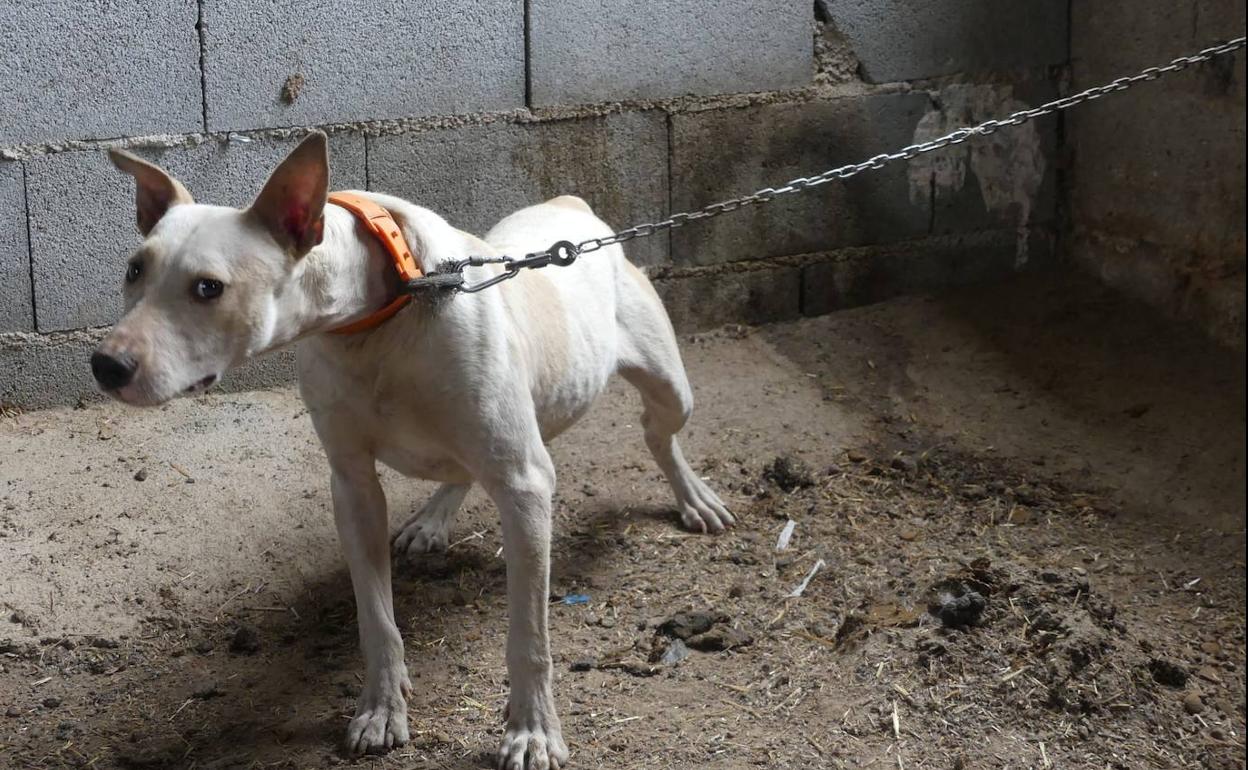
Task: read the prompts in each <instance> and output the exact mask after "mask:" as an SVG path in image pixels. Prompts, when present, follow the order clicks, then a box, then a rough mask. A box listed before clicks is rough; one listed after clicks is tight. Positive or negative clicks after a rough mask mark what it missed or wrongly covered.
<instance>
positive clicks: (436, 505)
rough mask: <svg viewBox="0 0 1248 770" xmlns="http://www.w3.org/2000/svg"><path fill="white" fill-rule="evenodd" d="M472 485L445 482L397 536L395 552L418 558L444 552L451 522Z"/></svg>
mask: <svg viewBox="0 0 1248 770" xmlns="http://www.w3.org/2000/svg"><path fill="white" fill-rule="evenodd" d="M471 488H472V485H471V484H443V485H442V486H440V487H438V489H437V491H436V492H434V493H433V496H432V497H430V498H429V500H428V501H427V502H426V503H425V506H424V507H423V508H421V509H420V510H419V511H418V512H417V513H416V515H415V516H412V518H410V519H408V520H407V523H406V524H404V525H403V526H402V527H401V528H400V529H399V534H397V535H395V536H394V554H395V555H396V556H407V558H409V559H419V558H420V555H421V554H422V553H432V552H435V551H445V550H446V546H447V543H448V542H450V536H451V522H453V521H454V520H455V513H456V512H457V511H458V510H459V507H460V506H461V505H463V504H464V498H465V497H467V496H468V490H469V489H471Z"/></svg>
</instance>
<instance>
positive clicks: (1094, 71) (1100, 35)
mask: <svg viewBox="0 0 1248 770" xmlns="http://www.w3.org/2000/svg"><path fill="white" fill-rule="evenodd" d="M1072 9H1073V16H1072V18H1071V47H1072V50H1071V74H1072V80H1073V87H1074V88H1076V89H1079V88H1085V87H1087V86H1091V85H1096V84H1098V83H1100V82H1102V81H1105V80H1108V79H1112V78H1114V77H1117V76H1118V75H1121V74H1125V73H1128V72H1132V71H1134V70H1138V69H1141V68H1143V67H1146V66H1151V65H1153V64H1156V63H1158V62H1160V61H1165V60H1168V59H1171V58H1174V57H1176V56H1181V55H1185V54H1187V53H1190V52H1191V51H1194V50H1198V49H1200V48H1203V47H1205V46H1207V45H1209V44H1211V43H1214V42H1217V41H1220V40H1225V39H1228V38H1231V37H1235V36H1238V35H1242V34H1244V2H1243V0H1200V2H1178V3H1176V2H1173V0H1096V2H1075V3H1074V4H1073V6H1072ZM1066 137H1067V142H1068V148H1069V151H1070V154H1071V155H1070V157H1071V174H1070V187H1069V194H1070V212H1071V225H1072V227H1071V231H1070V241H1069V244H1068V248H1067V251H1068V252H1069V254H1070V255H1071V256H1072V257H1073V258H1074V259H1076V260H1077V261H1078V263H1079V264H1081V265H1083V266H1084V267H1086V268H1087V269H1088V270H1090V271H1092V272H1094V273H1095V274H1097V275H1099V276H1100V277H1101V278H1102V279H1104V280H1105V281H1106V282H1108V283H1109V284H1111V285H1113V286H1116V287H1119V288H1120V289H1122V290H1123V291H1125V292H1127V293H1130V294H1132V295H1134V296H1136V297H1139V298H1141V299H1143V300H1145V301H1147V302H1149V303H1151V304H1153V305H1155V306H1156V307H1158V308H1160V309H1162V310H1164V311H1165V312H1167V313H1169V314H1171V315H1173V316H1175V317H1178V318H1182V319H1185V320H1189V321H1192V322H1194V323H1197V324H1199V325H1200V326H1201V327H1203V328H1204V329H1205V330H1206V331H1207V332H1208V333H1209V334H1211V335H1212V336H1213V337H1215V338H1216V339H1218V340H1220V341H1222V342H1224V343H1226V344H1229V345H1232V346H1235V347H1237V348H1239V349H1241V350H1242V349H1243V348H1244V278H1245V276H1244V213H1245V212H1244V139H1245V137H1244V52H1243V51H1240V52H1238V53H1237V54H1235V55H1234V56H1233V57H1222V58H1221V59H1219V60H1217V61H1215V62H1211V63H1209V64H1205V65H1201V66H1199V67H1196V68H1193V69H1192V70H1190V71H1188V72H1184V73H1180V74H1178V75H1175V76H1171V77H1169V78H1166V79H1165V80H1162V81H1160V82H1156V83H1150V84H1147V85H1143V86H1140V87H1138V88H1136V89H1134V90H1133V91H1132V92H1129V93H1126V94H1123V95H1120V96H1116V97H1114V98H1113V99H1107V100H1104V101H1102V102H1098V103H1095V104H1092V105H1089V106H1087V107H1085V108H1083V109H1080V110H1076V111H1073V112H1071V113H1070V117H1069V123H1068V131H1067V133H1066Z"/></svg>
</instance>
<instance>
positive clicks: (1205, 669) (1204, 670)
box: [1196, 666, 1222, 684]
mask: <svg viewBox="0 0 1248 770" xmlns="http://www.w3.org/2000/svg"><path fill="white" fill-rule="evenodd" d="M1196 676H1198V677H1200V678H1201V679H1204V680H1205V681H1207V682H1213V683H1214V684H1222V677H1220V676H1218V669H1216V668H1214V667H1213V666H1201V667H1200V668H1199V669H1197V670H1196Z"/></svg>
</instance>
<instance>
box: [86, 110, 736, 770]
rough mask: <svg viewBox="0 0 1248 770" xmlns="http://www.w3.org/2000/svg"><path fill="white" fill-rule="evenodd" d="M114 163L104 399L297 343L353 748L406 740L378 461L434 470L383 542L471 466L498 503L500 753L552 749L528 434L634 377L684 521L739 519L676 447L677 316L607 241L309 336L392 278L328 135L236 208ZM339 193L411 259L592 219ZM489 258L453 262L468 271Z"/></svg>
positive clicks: (430, 538)
mask: <svg viewBox="0 0 1248 770" xmlns="http://www.w3.org/2000/svg"><path fill="white" fill-rule="evenodd" d="M110 155H111V157H112V160H113V162H114V163H115V164H116V165H117V167H118V168H120V169H121V170H122V171H124V172H126V173H128V174H130V175H132V176H133V177H134V178H135V181H136V183H137V196H136V198H137V209H138V224H139V230H140V231H141V232H142V233H143V235H144V236H145V240H144V242H143V244H142V246H140V248H139V249H138V251H137V252H136V253H135V254H134V256H133V257H132V258H131V259H130V262H129V266H128V268H127V271H126V285H125V296H126V313H125V316H124V317H123V318H122V319H121V321H120V322H119V323H118V324H117V325H116V327H114V328H113V329H112V331H111V332H110V333H109V334H108V336H107V337H106V338H105V339H104V341H103V343H101V345H100V347H99V349H98V350H97V351H96V352H95V354H94V355H93V356H92V358H91V367H92V371H93V373H94V375H95V377H96V379H97V380H98V382H99V384H100V386H101V388H102V389H103V390H104V391H106V392H107V393H109V394H110V395H112V396H114V397H116V398H118V399H120V400H122V401H124V402H126V403H129V404H137V405H154V404H160V403H162V402H165V401H167V400H169V399H171V398H174V397H176V396H178V395H180V394H185V393H195V392H199V391H202V390H204V389H206V388H208V387H210V386H212V385H213V384H214V383H216V382H217V380H219V379H220V377H221V375H222V374H223V373H224V372H225V371H226V370H228V369H230V368H231V367H234V366H237V365H238V364H240V363H242V362H243V361H245V360H247V359H248V358H251V357H252V356H257V355H261V354H263V353H267V352H269V351H272V350H276V349H278V348H281V347H284V346H287V345H290V344H291V343H294V342H296V341H302V342H301V344H300V345H299V348H298V360H299V385H300V390H301V393H302V395H303V399H304V401H305V402H306V403H307V406H308V411H309V413H310V414H311V416H312V421H313V424H314V425H315V427H316V431H317V434H318V435H319V436H320V439H321V443H322V445H323V446H324V449H325V454H326V455H327V456H328V458H329V465H330V468H331V477H330V485H331V489H332V493H333V501H334V520H335V523H336V524H337V527H338V534H339V537H340V539H341V541H342V547H343V550H344V551H345V553H346V558H347V563H348V565H349V566H350V570H351V583H352V587H353V588H354V591H355V601H356V608H357V612H358V616H359V627H360V642H361V645H362V647H363V652H364V659H365V662H366V665H367V674H366V677H365V684H364V691H363V693H362V694H361V696H360V700H359V705H358V708H357V709H356V712H355V718H354V719H353V720H352V721H351V724H350V726H349V727H348V729H347V740H346V742H347V749H348V750H349V751H350V752H352V753H363V752H379V751H385V750H387V749H390V748H392V747H394V746H398V745H401V744H403V743H404V742H405V741H406V740H407V739H408V726H407V704H406V700H405V698H406V696H407V695H408V694H409V693H410V690H411V682H410V681H409V679H408V675H407V667H406V663H405V661H404V657H403V640H402V637H401V635H400V633H399V629H398V627H397V626H396V625H395V622H394V610H393V606H392V599H391V590H390V558H389V557H390V554H389V548H388V547H387V541H388V538H389V535H388V532H389V526H388V520H387V514H386V498H385V494H384V492H383V491H382V488H381V484H380V483H379V481H378V477H377V470H376V463H377V461H378V460H380V461H381V462H383V463H385V464H386V465H389V466H390V467H392V468H394V469H395V470H397V471H399V472H401V473H403V474H405V475H408V476H413V477H418V478H424V479H433V480H437V481H440V482H442V486H441V487H440V488H439V489H438V490H437V492H436V493H435V494H434V495H433V497H432V498H431V499H430V500H429V502H428V503H427V504H426V505H425V507H424V508H423V509H422V510H421V511H420V512H419V513H417V514H416V515H415V516H414V517H412V519H411V520H410V521H408V522H407V523H406V524H405V525H403V527H402V530H401V531H400V532H399V534H398V536H397V537H396V538H395V541H394V545H395V550H396V552H401V553H406V554H409V555H418V554H420V553H422V552H425V551H433V550H437V549H441V548H445V547H446V544H447V535H448V532H449V529H450V526H451V520H452V518H453V517H454V514H455V511H456V509H457V508H458V507H459V506H460V504H461V503H462V502H463V500H464V496H465V495H466V494H467V493H468V490H469V488H470V486H471V485H472V484H473V483H474V482H475V483H477V484H480V485H481V487H482V488H483V489H484V490H485V491H486V492H487V493H488V494H489V495H490V497H491V498H492V499H493V501H494V503H495V504H496V505H497V506H498V510H499V514H500V516H501V518H502V534H503V552H504V555H505V558H506V562H507V603H508V609H509V612H508V618H509V627H508V633H507V649H506V657H507V671H508V675H509V678H510V682H511V693H510V697H509V702H508V707H507V709H506V711H505V715H504V719H505V720H506V733H505V735H504V737H503V742H502V746H501V748H500V749H499V751H498V762H499V766H500V767H504V768H507V769H508V770H536V769H539V768H540V769H543V770H544V769H545V768H557V767H559V766H560V765H563V764H565V763H566V762H567V759H568V749H567V746H566V745H565V744H564V740H563V736H562V734H561V732H560V726H559V717H558V715H557V714H556V713H555V701H554V696H553V693H552V686H551V656H550V644H549V640H548V633H547V601H548V599H547V596H548V587H549V582H550V529H551V521H550V520H551V514H550V504H551V503H550V498H551V492H552V490H553V489H554V486H555V471H554V467H553V465H552V464H551V459H550V455H549V454H548V453H547V451H546V446H545V444H546V442H547V441H549V440H551V439H553V438H554V437H555V436H557V435H558V434H559V433H560V432H562V431H563V430H564V429H566V428H567V427H568V426H570V425H571V424H572V423H573V422H575V421H576V419H577V418H579V417H580V416H581V415H583V414H584V413H585V412H586V410H587V409H589V406H590V404H591V402H592V401H593V400H594V398H595V397H596V396H597V395H598V394H599V393H600V392H602V390H603V387H604V386H605V385H606V383H607V379H608V378H609V377H610V376H611V375H612V374H613V373H616V372H618V373H620V374H621V375H623V376H624V378H625V379H627V380H628V381H629V382H630V383H632V384H633V385H634V386H635V387H636V388H637V389H638V390H639V391H640V392H641V396H642V399H643V401H644V403H645V410H644V414H643V415H642V425H643V426H644V428H645V439H646V445H647V446H648V447H649V449H650V452H651V453H652V454H653V455H654V459H655V460H656V461H657V463H658V465H659V467H660V468H661V469H662V471H663V473H664V474H665V475H666V476H667V480H668V482H669V483H670V484H671V487H672V491H673V492H674V493H675V495H676V505H677V508H678V509H679V512H680V517H681V520H682V521H683V523H684V525H685V526H686V527H689V528H691V529H694V530H700V531H710V532H720V531H722V530H723V529H724V528H725V527H726V526H728V525H731V524H732V523H733V518H732V516H731V515H730V514H729V512H728V511H727V509H725V507H724V505H723V503H722V502H720V500H719V498H718V497H716V496H715V493H714V492H712V491H711V490H710V489H709V488H708V487H707V486H706V484H704V483H703V482H702V481H701V480H700V479H699V478H698V476H697V475H696V474H695V473H694V472H693V470H691V469H690V467H689V464H688V463H687V462H686V461H685V459H684V457H683V456H682V455H681V451H680V447H679V445H678V444H677V443H676V437H675V435H676V433H677V432H678V431H679V430H680V429H681V427H683V426H684V424H685V421H686V420H688V419H689V414H690V409H691V407H692V401H691V396H690V391H689V384H688V382H687V380H686V378H685V372H684V368H683V365H682V363H681V360H680V353H679V351H678V350H677V346H676V339H675V336H674V334H673V332H672V326H671V323H670V322H669V321H668V318H667V314H666V313H665V312H664V309H663V305H662V303H661V302H660V301H659V298H658V295H656V294H655V292H654V289H653V288H652V287H651V285H650V283H649V281H648V280H647V279H646V278H645V276H643V275H642V273H641V272H640V271H639V270H638V269H637V268H636V267H634V266H633V265H631V264H630V263H629V262H628V261H627V260H626V259H625V257H624V254H623V252H622V250H621V249H620V247H619V246H610V247H607V248H604V249H602V250H601V251H599V252H597V253H595V254H593V255H592V256H588V255H587V256H586V257H585V258H583V259H581V260H579V261H577V262H576V263H575V264H573V265H571V266H569V267H551V268H547V269H545V270H542V271H534V270H528V271H523V272H522V273H521V274H520V275H519V276H518V277H516V278H514V279H513V280H510V281H507V282H505V283H502V284H500V285H499V286H496V287H494V288H491V289H488V290H486V291H483V292H481V293H480V294H462V293H456V294H453V295H449V296H448V295H445V294H442V295H439V296H438V297H426V298H417V299H415V300H413V301H412V302H411V303H410V304H409V305H408V306H407V307H406V308H404V309H403V310H402V311H401V312H399V313H397V314H396V315H395V316H394V317H393V318H392V319H390V320H388V321H385V322H383V323H380V324H379V325H377V326H375V327H374V328H372V329H370V330H367V331H361V332H359V333H353V334H333V333H327V332H330V331H333V330H335V329H337V328H339V327H342V326H343V325H345V324H351V323H353V322H356V321H358V320H359V319H362V318H366V317H369V316H371V315H372V314H373V313H374V312H375V311H377V310H378V309H379V308H382V307H385V306H387V305H388V304H389V303H390V302H392V301H393V300H394V299H395V295H396V294H397V292H398V278H397V276H396V271H395V268H394V265H393V263H392V260H391V258H390V257H389V256H388V253H387V252H386V251H385V250H384V248H383V246H382V244H381V242H380V241H379V240H378V239H377V238H376V237H375V236H374V235H373V234H372V233H371V232H370V231H369V230H368V229H367V227H366V226H365V225H364V223H363V222H362V221H361V220H360V219H359V218H358V217H357V216H356V215H354V214H352V213H351V212H349V211H347V210H346V209H344V208H341V207H339V206H336V205H333V204H330V203H328V202H327V189H328V184H329V170H328V156H327V150H326V138H325V136H324V134H321V133H314V134H312V135H310V136H309V137H308V138H307V139H305V140H304V141H303V143H302V144H300V145H299V146H298V147H297V148H296V149H295V150H294V151H293V152H291V154H290V155H289V156H288V157H287V158H286V159H285V160H284V161H283V162H282V163H281V165H280V166H278V168H277V169H276V170H275V171H274V172H273V174H272V176H271V177H270V178H269V180H268V182H266V183H265V186H264V189H263V190H262V191H261V192H260V195H259V197H257V198H256V200H255V202H254V203H253V204H252V206H251V207H250V208H249V209H246V210H238V209H233V208H225V207H220V206H207V205H200V204H196V203H194V202H193V201H192V199H191V196H190V194H189V193H188V192H187V191H186V188H185V187H183V186H182V185H181V184H180V183H178V182H177V181H176V180H174V179H172V178H171V177H170V176H169V175H168V174H166V173H165V172H164V171H163V170H161V169H160V168H158V167H156V166H154V165H152V164H150V163H148V162H146V161H143V160H141V159H139V158H136V157H134V156H133V155H130V154H128V153H125V152H121V151H113V152H111V153H110ZM356 195H359V196H362V197H365V198H367V199H369V200H371V201H373V202H375V203H377V204H380V205H381V206H382V207H384V208H385V209H386V210H387V211H388V213H389V214H390V215H391V216H392V217H393V219H394V221H395V222H397V223H398V225H399V227H400V229H401V231H402V234H403V236H404V237H405V238H406V241H407V243H408V244H409V245H410V247H411V250H412V252H413V253H414V255H415V257H416V260H417V262H418V263H419V265H420V267H421V269H422V270H423V271H424V272H426V273H428V272H436V271H438V270H439V268H442V267H444V266H446V265H447V264H448V263H453V262H456V261H458V260H461V259H464V258H467V257H468V256H470V255H472V256H489V255H497V254H500V253H505V254H509V255H513V256H521V255H524V254H526V253H529V252H534V251H540V250H542V249H545V248H547V247H549V246H550V244H552V243H553V242H555V241H558V240H570V241H573V242H579V241H582V240H585V239H588V238H593V237H601V236H604V235H607V234H609V233H610V229H609V228H608V227H607V226H606V225H605V224H604V223H603V222H602V221H601V220H599V219H598V218H597V217H596V216H594V214H593V212H591V211H590V209H589V207H588V206H587V205H586V204H585V203H584V201H582V200H580V199H579V198H574V197H561V198H555V199H554V200H551V201H548V202H546V203H543V204H541V205H537V206H533V207H530V208H526V209H522V210H520V211H518V212H516V213H514V214H512V215H511V216H509V217H507V218H506V219H504V220H503V221H502V222H500V223H499V224H498V225H497V226H495V227H494V229H492V230H491V231H490V232H489V234H488V235H486V237H485V240H484V241H482V240H479V239H477V238H474V237H473V236H471V235H467V234H465V233H462V232H459V231H457V230H455V229H454V228H452V227H451V226H450V225H449V224H447V223H446V221H444V220H443V219H441V218H440V217H438V216H437V215H435V214H434V213H432V212H430V211H428V210H426V209H423V208H419V207H417V206H414V205H412V204H410V203H407V202H406V201H403V200H400V199H398V198H393V197H389V196H385V195H377V194H373V193H356ZM495 270H496V269H493V268H470V269H469V270H468V273H469V280H470V281H472V280H480V279H483V278H486V277H489V276H490V275H492V274H494V271H495Z"/></svg>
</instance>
